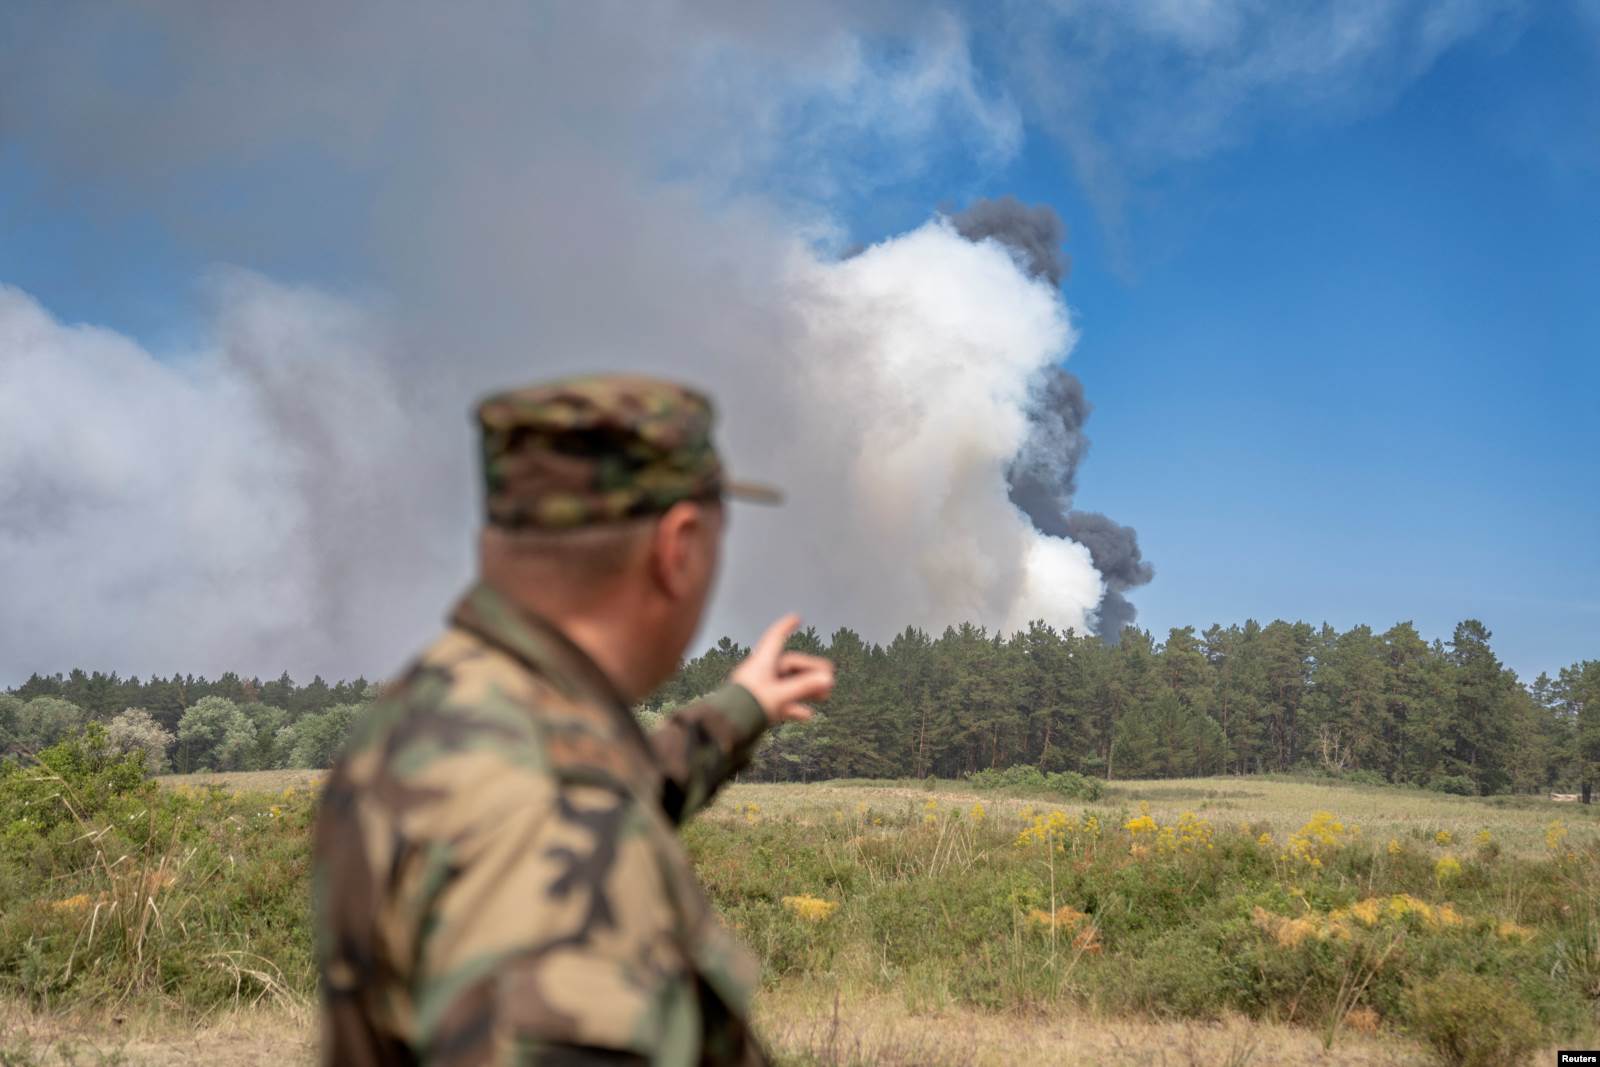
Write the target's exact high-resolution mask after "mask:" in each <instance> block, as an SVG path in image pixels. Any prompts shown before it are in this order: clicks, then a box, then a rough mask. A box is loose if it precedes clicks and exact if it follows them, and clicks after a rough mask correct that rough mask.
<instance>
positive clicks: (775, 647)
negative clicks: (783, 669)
mask: <svg viewBox="0 0 1600 1067" xmlns="http://www.w3.org/2000/svg"><path fill="white" fill-rule="evenodd" d="M799 628H800V616H798V615H796V614H795V613H794V612H792V611H791V612H789V613H788V614H787V615H784V616H781V617H780V618H778V619H777V620H776V621H775V622H773V624H772V625H771V626H768V627H767V629H766V632H765V633H763V634H762V635H761V637H760V639H759V640H757V641H756V647H755V648H753V649H751V650H750V658H751V659H753V660H762V661H766V662H769V663H776V662H777V660H778V653H780V652H782V651H783V644H784V642H785V641H787V640H789V637H790V635H791V634H793V633H794V632H795V631H796V630H798V629H799Z"/></svg>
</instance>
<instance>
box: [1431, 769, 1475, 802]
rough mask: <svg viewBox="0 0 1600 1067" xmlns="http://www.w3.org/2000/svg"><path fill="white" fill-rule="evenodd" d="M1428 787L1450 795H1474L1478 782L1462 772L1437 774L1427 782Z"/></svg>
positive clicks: (1436, 791)
mask: <svg viewBox="0 0 1600 1067" xmlns="http://www.w3.org/2000/svg"><path fill="white" fill-rule="evenodd" d="M1428 788H1429V789H1431V790H1433V791H1434V792H1435V793H1449V794H1450V795H1451V796H1458V797H1475V796H1477V795H1478V784H1477V783H1476V782H1474V781H1473V780H1472V779H1471V778H1468V777H1467V776H1466V775H1464V774H1439V775H1435V776H1434V777H1433V779H1432V780H1431V781H1429V782H1428Z"/></svg>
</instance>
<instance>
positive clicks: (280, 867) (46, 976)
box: [0, 725, 314, 1011]
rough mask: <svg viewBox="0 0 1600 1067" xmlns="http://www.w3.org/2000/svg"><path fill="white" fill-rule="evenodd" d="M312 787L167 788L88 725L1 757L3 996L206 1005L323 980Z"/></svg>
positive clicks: (301, 992)
mask: <svg viewBox="0 0 1600 1067" xmlns="http://www.w3.org/2000/svg"><path fill="white" fill-rule="evenodd" d="M310 820H311V798H310V796H309V795H307V794H305V793H291V794H290V795H288V796H272V797H266V796H252V795H230V794H228V793H226V792H225V791H223V790H221V789H206V790H198V791H197V790H189V789H183V788H180V789H179V790H165V789H161V788H160V787H158V786H157V785H156V784H155V783H153V782H149V781H147V780H146V779H145V775H144V763H143V753H142V752H135V753H132V754H131V755H122V754H119V753H118V752H117V751H116V750H115V748H114V747H113V746H111V745H110V744H109V743H108V742H107V739H106V737H105V734H104V731H103V730H101V729H100V728H99V727H98V726H94V725H91V726H90V727H88V728H86V729H85V730H84V731H83V732H82V733H81V734H78V735H75V736H71V737H68V738H67V739H66V740H64V741H62V742H60V743H58V744H56V745H54V746H52V747H50V748H48V749H46V750H44V751H43V752H41V753H40V754H39V756H38V759H37V761H36V762H32V763H29V764H27V765H14V766H9V767H7V768H5V769H4V770H3V771H0V995H10V996H15V997H19V998H21V999H23V1000H26V1001H28V1002H30V1003H32V1004H34V1005H36V1006H44V1005H46V1004H57V1003H61V1002H63V1001H67V1002H71V1001H78V1002H82V1003H95V1002H110V1001H112V1000H116V1001H123V1000H126V999H128V998H130V997H147V998H150V999H152V1000H155V1001H169V1000H170V1001H175V1002H177V1003H178V1004H179V1005H180V1006H181V1007H183V1008H185V1009H191V1010H195V1011H204V1010H208V1009H212V1008H215V1007H218V1006H221V1005H224V1004H227V1003H230V1002H235V1001H237V1000H238V999H239V998H241V997H248V998H250V999H255V998H257V997H262V996H265V997H270V998H285V999H287V1000H290V1001H302V1000H304V998H305V997H306V996H308V995H309V993H310V991H311V989H312V983H313V973H314V972H313V969H312V964H311V944H310V942H311V937H310V929H309V926H310V916H309V914H308V904H309V894H308V893H307V890H306V885H307V880H308V878H309V875H310V856H309V849H308V844H309V841H308V831H309V826H310Z"/></svg>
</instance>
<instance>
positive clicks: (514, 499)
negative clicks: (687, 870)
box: [478, 374, 782, 529]
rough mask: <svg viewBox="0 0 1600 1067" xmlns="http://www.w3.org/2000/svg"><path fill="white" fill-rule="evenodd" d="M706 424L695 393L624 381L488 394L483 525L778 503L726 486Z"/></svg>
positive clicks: (548, 524) (569, 522)
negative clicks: (697, 505)
mask: <svg viewBox="0 0 1600 1067" xmlns="http://www.w3.org/2000/svg"><path fill="white" fill-rule="evenodd" d="M711 422H712V408H711V401H710V400H709V399H708V398H707V397H706V396H705V395H704V394H702V393H699V392H696V391H695V390H693V389H690V388H688V387H686V386H682V385H678V384H676V383H674V382H667V381H661V380H659V379H654V378H644V377H637V376H632V375H618V374H597V375H590V376H585V377H579V378H566V379H563V380H560V381H555V382H548V383H545V384H541V385H533V386H529V387H527V388H524V389H513V390H510V391H508V392H504V393H496V394H495V395H493V396H491V397H489V398H487V399H486V400H484V401H483V402H482V403H480V404H479V405H478V424H479V426H480V428H481V429H482V431H483V474H484V482H485V486H486V493H485V504H486V510H487V518H488V522H489V523H490V524H491V525H494V526H501V527H505V528H508V529H562V528H567V527H574V526H589V525H594V524H596V523H604V522H614V521H617V520H620V519H630V518H636V517H639V516H644V515H655V514H660V513H661V512H663V511H666V510H667V509H668V508H670V507H671V506H672V505H673V504H676V503H678V502H679V501H680V500H716V499H720V498H722V497H739V498H742V499H747V500H755V501H759V502H762V503H777V502H778V501H779V500H781V499H782V498H781V496H780V495H779V494H778V492H777V491H776V490H774V489H771V488H768V487H766V486H758V485H749V484H744V483H739V482H732V481H729V480H727V478H726V477H725V476H724V473H723V469H722V460H721V459H720V458H718V456H717V452H716V448H715V447H714V446H713V445H712V442H711Z"/></svg>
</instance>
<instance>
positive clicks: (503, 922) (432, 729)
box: [313, 377, 833, 1067]
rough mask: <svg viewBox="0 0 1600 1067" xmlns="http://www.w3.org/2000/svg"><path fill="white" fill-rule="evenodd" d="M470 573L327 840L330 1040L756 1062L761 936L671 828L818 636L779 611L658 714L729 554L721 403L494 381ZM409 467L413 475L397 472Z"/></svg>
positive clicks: (400, 1055)
mask: <svg viewBox="0 0 1600 1067" xmlns="http://www.w3.org/2000/svg"><path fill="white" fill-rule="evenodd" d="M478 417H479V421H480V423H481V426H482V431H483V466H484V476H485V481H486V483H487V493H486V504H487V516H486V523H485V526H484V530H483V532H482V535H481V545H480V549H481V573H480V576H479V581H478V583H477V584H476V585H475V586H474V587H473V588H472V589H471V590H470V591H469V592H468V593H467V594H466V596H465V597H464V598H463V599H462V600H461V602H460V603H459V604H458V605H457V606H456V608H455V611H454V613H453V614H452V615H451V616H450V621H449V628H448V629H447V630H446V631H445V633H444V635H443V636H442V637H440V638H439V639H438V640H437V641H436V642H435V643H434V644H433V645H432V646H431V647H429V648H428V649H427V650H426V651H425V652H423V653H422V655H421V656H420V657H418V659H417V660H416V661H415V662H414V663H413V664H412V665H411V666H410V667H409V669H408V670H407V671H406V673H405V675H404V676H403V677H402V678H401V679H400V681H398V682H397V683H396V684H395V685H394V686H392V687H391V688H389V689H388V690H387V691H386V692H385V694H384V695H383V697H382V698H381V699H380V700H379V701H378V702H377V703H376V704H374V705H373V707H372V708H371V710H370V711H369V712H368V714H367V716H366V718H365V719H364V721H363V722H362V723H361V725H360V726H359V727H358V728H357V730H356V733H355V735H354V737H353V738H352V739H351V743H350V747H349V749H348V751H347V752H346V754H345V755H344V756H343V758H342V759H341V760H340V761H339V762H338V764H337V765H335V767H334V769H333V771H332V773H331V775H330V777H329V778H328V781H327V784H326V788H325V790H324V793H323V797H322V807H321V811H320V814H319V818H318V822H317V830H316V840H315V858H314V862H315V875H314V882H313V884H314V892H315V897H316V901H315V902H316V915H317V937H318V960H319V964H320V967H321V979H322V997H323V1008H324V1026H323V1053H322V1055H323V1061H324V1062H325V1063H328V1064H338V1065H340V1067H367V1065H375V1064H410V1063H426V1064H441V1065H446V1064H448V1065H456V1064H635V1063H641V1064H642V1063H651V1064H760V1063H763V1062H765V1060H764V1057H763V1055H762V1052H761V1049H760V1048H759V1046H758V1045H757V1043H756V1041H755V1039H754V1037H753V1036H752V1034H751V1032H750V1027H749V1022H748V1012H749V1002H750V995H751V993H752V992H753V989H754V986H755V983H756V980H757V974H756V967H755V960H754V959H753V958H752V957H751V956H750V955H749V953H748V952H747V951H746V950H745V949H744V947H743V946H742V945H740V944H739V943H738V942H737V941H736V940H735V939H734V937H733V936H732V934H731V933H729V931H728V930H727V929H725V928H724V927H723V925H722V924H721V923H720V922H719V921H718V919H717V917H716V915H715V914H714V913H713V911H712V907H711V904H710V902H709V901H708V900H707V898H706V896H705V894H704V892H703V891H702V890H701V888H700V886H699V884H698V883H697V882H696V881H695V878H694V873H693V871H692V870H691V869H690V866H689V861H688V858H687V856H686V855H685V853H684V850H683V847H682V845H681V844H680V842H679V841H678V838H677V836H676V833H675V830H676V828H677V827H678V826H679V825H680V824H681V823H683V822H684V821H685V820H687V819H688V818H689V817H690V816H692V815H693V814H694V813H695V812H697V811H699V810H700V809H701V808H702V807H704V806H705V805H706V803H707V802H708V801H709V800H710V799H711V797H712V795H713V794H714V793H715V792H716V790H717V788H718V786H720V785H721V784H722V782H723V781H724V780H725V779H726V778H727V777H728V776H729V775H730V774H732V773H733V772H734V771H735V770H737V769H738V768H739V767H741V766H742V765H743V764H744V763H745V761H746V760H747V759H748V758H749V755H750V752H751V749H752V747H753V746H754V744H755V742H756V740H757V739H758V738H759V737H760V736H761V733H762V731H763V730H765V729H766V728H767V727H768V726H769V725H773V724H776V723H780V722H784V721H787V720H791V719H804V718H808V717H809V716H810V709H809V708H808V707H806V705H805V702H806V701H810V700H817V699H821V698H823V697H826V696H827V695H828V692H829V691H830V690H831V688H832V686H833V668H832V666H831V665H830V664H829V663H828V662H827V661H826V660H820V659H817V658H815V657H811V656H804V655H801V654H798V653H793V652H785V651H783V644H784V642H785V640H786V639H787V638H788V636H789V634H791V633H792V632H793V631H794V628H795V626H796V625H797V624H798V620H796V619H795V618H794V617H792V616H790V617H786V618H784V619H780V620H779V621H778V622H776V623H774V624H773V626H772V627H771V628H770V629H768V630H767V632H766V633H765V634H764V635H763V636H762V637H761V639H760V641H759V642H758V643H757V644H756V646H755V649H754V651H753V652H752V653H751V655H750V658H749V659H747V660H745V661H744V662H743V663H742V664H740V666H739V667H738V668H737V669H736V670H735V671H734V672H733V675H732V677H731V679H730V681H729V684H728V685H726V686H725V687H724V688H722V689H720V690H718V691H716V692H715V693H712V694H711V695H710V696H708V697H706V698H705V700H704V701H702V702H701V703H699V704H696V705H694V706H692V707H688V708H684V709H681V710H679V711H678V712H677V713H676V714H675V715H673V716H672V717H671V718H670V719H669V720H667V722H666V723H665V724H664V725H663V726H662V727H661V728H660V729H658V730H657V731H656V732H655V733H654V735H650V736H647V735H646V734H645V733H644V732H643V731H642V730H641V729H640V727H639V725H638V723H637V721H636V720H635V719H634V717H633V715H632V712H631V710H630V707H631V705H632V704H633V703H635V702H637V701H638V700H640V699H641V698H643V697H644V696H646V695H647V694H649V693H650V692H651V691H653V690H654V689H655V688H656V687H657V686H658V685H660V684H661V683H662V682H664V681H665V680H666V679H667V678H668V677H670V676H671V674H672V673H673V671H675V670H676V669H677V666H678V663H679V661H680V660H681V658H682V656H683V653H684V651H685V650H686V648H687V647H688V644H689V641H690V640H691V638H692V637H693V635H694V633H695V631H696V629H697V628H698V625H699V622H700V617H701V614H702V612H703V610H704V608H705V605H706V601H707V599H708V596H709V593H710V591H711V586H712V583H713V581H714V579H715V576H716V571H717V560H718V555H719V552H720V547H721V541H722V534H723V526H724V522H725V515H724V511H723V500H724V498H725V497H740V496H743V497H750V498H755V499H761V500H767V501H769V502H770V501H773V500H775V498H776V494H775V493H773V492H772V491H771V490H768V489H762V488H760V487H757V486H744V485H739V484H736V483H732V482H729V481H726V480H725V479H724V477H723V471H722V464H721V461H720V460H719V459H718V457H717V453H716V451H715V449H714V448H713V446H712V443H711V407H710V404H709V402H708V401H707V400H706V399H705V398H704V397H703V396H701V395H699V394H697V393H695V392H692V391H690V390H688V389H685V388H683V387H682V386H678V385H674V384H671V383H668V382H661V381H654V380H649V379H643V378H630V377H591V378H579V379H572V380H568V381H563V382H556V383H552V384H549V385H544V386H537V387H533V388H529V389H522V390H517V391H514V392H509V393H504V394H501V395H498V396H494V397H490V398H489V399H488V400H486V401H484V402H483V404H482V405H481V406H480V407H479V409H478ZM395 489H396V491H401V490H402V487H398V486H397V487H395Z"/></svg>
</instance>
